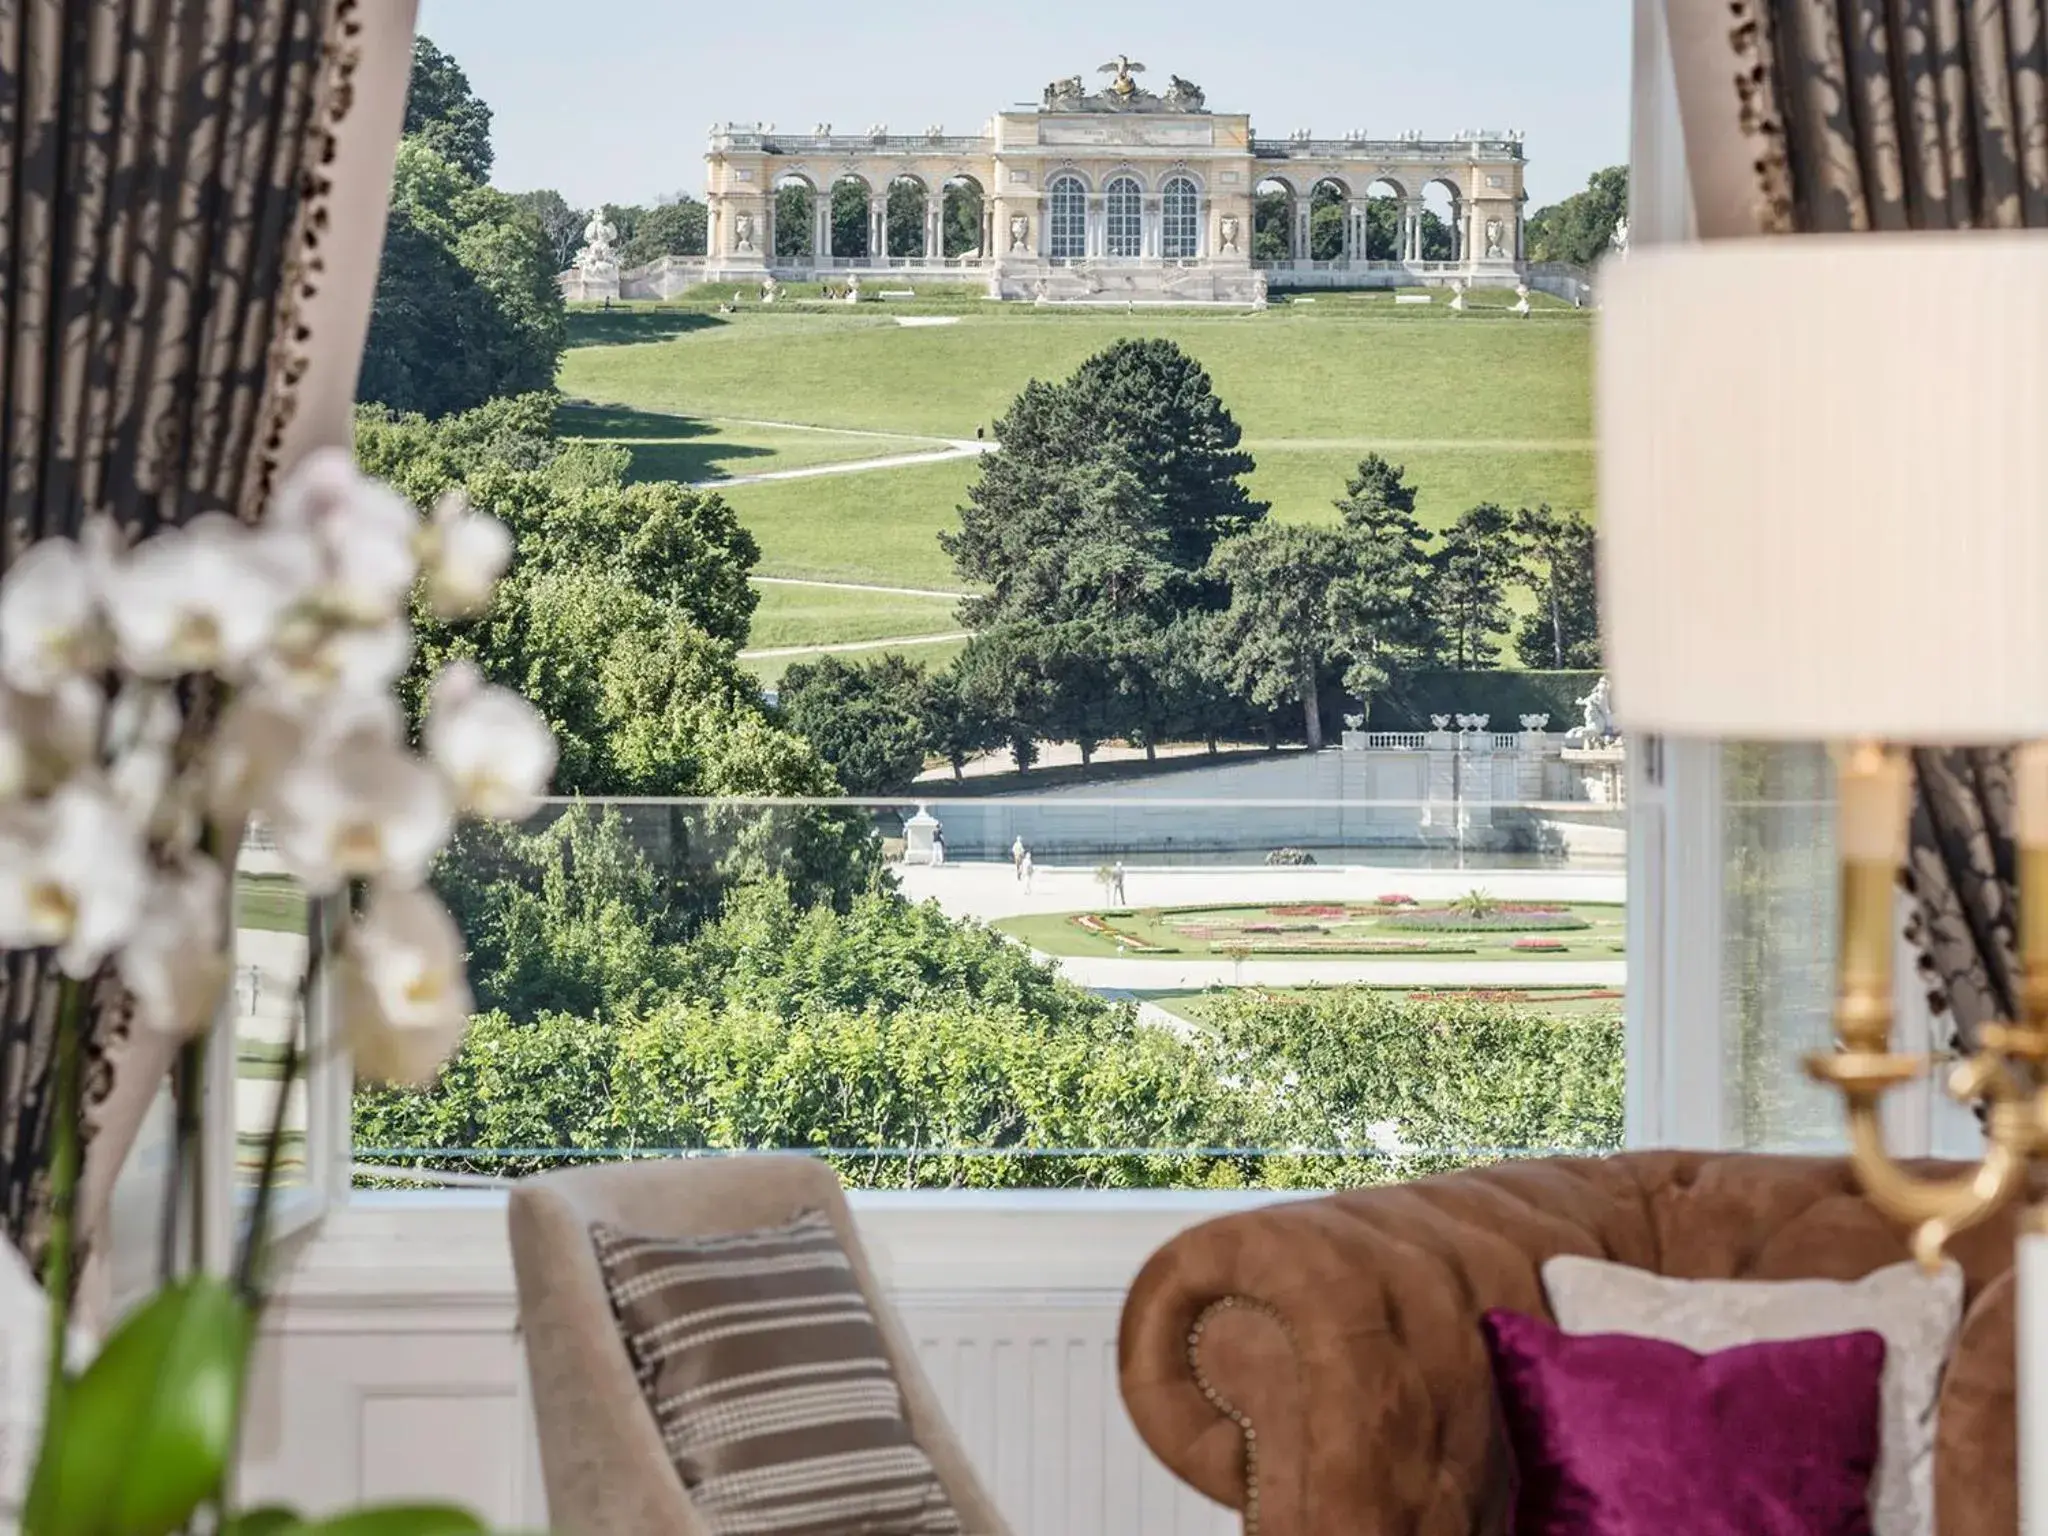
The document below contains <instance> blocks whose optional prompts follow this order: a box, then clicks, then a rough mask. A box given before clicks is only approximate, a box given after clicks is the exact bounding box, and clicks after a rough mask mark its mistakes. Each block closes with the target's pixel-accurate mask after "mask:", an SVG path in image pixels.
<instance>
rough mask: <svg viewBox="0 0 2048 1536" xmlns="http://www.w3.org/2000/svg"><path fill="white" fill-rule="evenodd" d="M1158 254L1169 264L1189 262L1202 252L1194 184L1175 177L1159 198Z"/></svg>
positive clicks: (1198, 197) (1199, 206) (1198, 202)
mask: <svg viewBox="0 0 2048 1536" xmlns="http://www.w3.org/2000/svg"><path fill="white" fill-rule="evenodd" d="M1161 209H1162V219H1163V227H1162V229H1161V231H1160V254H1161V255H1163V256H1164V257H1165V258H1166V259H1167V260H1168V261H1192V260H1193V259H1194V258H1195V257H1196V256H1197V255H1199V254H1200V252H1201V239H1202V199H1201V194H1200V193H1198V192H1197V191H1196V190H1195V184H1194V183H1193V182H1192V181H1189V180H1188V179H1187V178H1186V177H1185V176H1176V177H1174V179H1173V180H1171V181H1169V182H1168V183H1167V184H1166V194H1165V196H1164V197H1163V198H1162V199H1161Z"/></svg>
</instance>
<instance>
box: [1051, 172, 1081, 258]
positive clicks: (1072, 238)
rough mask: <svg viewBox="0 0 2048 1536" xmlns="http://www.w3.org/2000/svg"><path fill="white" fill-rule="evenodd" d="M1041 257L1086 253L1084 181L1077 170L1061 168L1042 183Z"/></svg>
mask: <svg viewBox="0 0 2048 1536" xmlns="http://www.w3.org/2000/svg"><path fill="white" fill-rule="evenodd" d="M1045 254H1046V255H1047V256H1048V257H1050V258H1051V259H1052V260H1054V261H1079V260H1081V259H1082V258H1084V257H1085V256H1086V255H1087V254H1088V182H1087V179H1086V178H1085V177H1083V176H1082V175H1081V173H1080V172H1079V171H1076V170H1070V169H1065V168H1063V169H1061V170H1059V171H1056V172H1054V173H1053V176H1052V179H1051V180H1049V181H1048V182H1046V184H1045Z"/></svg>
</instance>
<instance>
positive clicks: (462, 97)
mask: <svg viewBox="0 0 2048 1536" xmlns="http://www.w3.org/2000/svg"><path fill="white" fill-rule="evenodd" d="M405 132H406V134H407V135H408V136H410V137H415V138H418V139H419V140H421V141H422V142H423V143H425V144H426V145H427V146H428V147H429V148H431V149H432V150H433V151H434V152H435V153H436V154H438V155H440V156H441V157H442V158H444V159H446V160H447V161H449V162H450V163H451V164H453V165H454V166H456V167H457V168H458V169H459V170H460V171H461V172H462V174H463V175H465V176H467V177H468V178H469V179H470V180H471V181H476V182H484V181H489V180H490V178H491V161H492V152H491V109H490V108H489V107H488V106H486V105H485V104H484V103H483V101H482V100H481V99H480V98H479V97H478V96H477V94H476V92H474V91H472V90H471V89H470V88H469V76H468V75H466V74H464V73H463V72H462V66H461V65H460V64H457V63H456V62H455V60H454V59H453V58H451V57H450V56H449V55H447V54H445V53H443V52H442V51H441V50H440V49H439V48H437V47H435V46H434V44H433V42H432V40H431V39H428V38H425V37H416V38H414V39H413V44H412V81H411V84H410V85H409V86H408V87H407V90H406V94H405Z"/></svg>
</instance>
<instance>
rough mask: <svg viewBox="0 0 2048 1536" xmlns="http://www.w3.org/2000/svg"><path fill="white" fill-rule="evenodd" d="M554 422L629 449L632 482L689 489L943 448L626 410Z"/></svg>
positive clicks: (564, 413)
mask: <svg viewBox="0 0 2048 1536" xmlns="http://www.w3.org/2000/svg"><path fill="white" fill-rule="evenodd" d="M556 421H557V424H558V425H559V426H560V428H561V430H562V431H563V433H565V434H566V435H568V436H571V437H587V438H593V439H596V440H597V441H599V442H615V443H618V444H620V445H621V446H623V447H625V448H626V449H627V450H628V451H629V452H631V454H632V455H633V467H632V470H631V477H632V478H633V479H635V480H681V481H683V482H684V483H685V484H695V483H698V482H701V481H707V480H726V479H730V478H731V477H732V476H734V475H761V474H769V473H772V472H774V471H776V470H783V469H805V468H808V467H810V466H812V465H816V464H850V463H853V462H855V461H856V460H861V459H884V458H889V457H892V456H893V455H896V454H902V453H923V452H926V451H929V450H932V449H937V448H941V447H943V446H944V445H943V444H941V443H938V442H936V441H933V440H932V439H929V438H921V437H870V436H865V435H856V434H852V433H845V432H830V431H813V430H810V429H806V428H797V427H763V426H756V425H753V424H750V423H745V422H733V421H717V420H707V419H705V418H702V417H695V416H672V415H668V414H665V413H662V412H659V411H640V410H634V409H631V408H629V407H625V406H604V405H580V404H575V403H571V404H566V405H564V406H563V407H562V408H561V410H560V411H559V412H558V413H557V416H556Z"/></svg>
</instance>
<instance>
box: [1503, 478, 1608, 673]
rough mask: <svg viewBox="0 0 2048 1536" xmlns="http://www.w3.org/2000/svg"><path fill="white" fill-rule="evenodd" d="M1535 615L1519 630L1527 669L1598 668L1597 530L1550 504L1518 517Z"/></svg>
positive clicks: (1519, 653) (1521, 654) (1582, 518)
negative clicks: (1595, 532)
mask: <svg viewBox="0 0 2048 1536" xmlns="http://www.w3.org/2000/svg"><path fill="white" fill-rule="evenodd" d="M1515 534H1516V536H1517V537H1518V538H1519V539H1520V540H1521V541H1522V548H1523V551H1524V560H1525V564H1526V567H1527V570H1528V573H1529V581H1530V586H1531V587H1532V588H1533V589H1534V591H1535V593H1536V611H1535V612H1534V613H1530V614H1526V615H1524V616H1523V619H1522V622H1521V623H1520V624H1519V625H1517V626H1516V629H1515V654H1516V655H1517V656H1519V657H1520V658H1521V661H1522V665H1523V666H1525V667H1536V668H1546V667H1547V668H1550V669H1552V670H1555V671H1559V672H1563V671H1566V670H1590V669H1592V668H1595V667H1598V666H1599V665H1600V596H1599V588H1598V580H1597V572H1596V569H1595V548H1596V540H1595V537H1594V532H1593V525H1592V524H1591V523H1590V522H1588V521H1587V520H1586V518H1585V516H1584V514H1582V513H1578V512H1554V511H1552V510H1551V508H1550V505H1549V503H1548V502H1546V503H1544V504H1543V505H1542V506H1539V507H1536V508H1534V509H1531V508H1528V507H1523V508H1522V509H1521V510H1520V511H1518V512H1516V513H1515Z"/></svg>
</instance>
